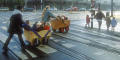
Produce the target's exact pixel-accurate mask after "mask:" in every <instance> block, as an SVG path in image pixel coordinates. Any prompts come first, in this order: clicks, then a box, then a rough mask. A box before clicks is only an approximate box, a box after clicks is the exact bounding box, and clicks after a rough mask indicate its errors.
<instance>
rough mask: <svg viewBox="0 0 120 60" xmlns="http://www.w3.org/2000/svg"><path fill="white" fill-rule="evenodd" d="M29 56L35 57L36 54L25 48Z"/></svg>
mask: <svg viewBox="0 0 120 60" xmlns="http://www.w3.org/2000/svg"><path fill="white" fill-rule="evenodd" d="M25 50H26V51H27V52H28V53H29V54H30V55H31V56H32V58H35V57H37V55H35V54H33V53H32V52H30V51H29V50H27V49H25Z"/></svg>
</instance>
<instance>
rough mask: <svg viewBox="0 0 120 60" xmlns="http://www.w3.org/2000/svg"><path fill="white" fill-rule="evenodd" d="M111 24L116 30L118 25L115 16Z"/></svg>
mask: <svg viewBox="0 0 120 60" xmlns="http://www.w3.org/2000/svg"><path fill="white" fill-rule="evenodd" d="M111 25H112V31H114V29H115V27H116V25H117V21H116V19H115V17H113V19H112V21H111Z"/></svg>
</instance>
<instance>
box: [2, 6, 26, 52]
mask: <svg viewBox="0 0 120 60" xmlns="http://www.w3.org/2000/svg"><path fill="white" fill-rule="evenodd" d="M21 11H22V6H17V9H15V10H14V12H13V15H12V16H11V17H10V24H9V28H8V33H9V36H8V38H7V40H6V42H5V44H4V46H3V50H4V51H3V53H6V52H7V51H8V44H9V42H10V40H11V38H12V37H13V35H14V34H17V35H18V38H19V40H20V43H21V47H22V48H23V49H24V48H25V43H24V41H23V38H22V33H23V28H22V24H24V22H23V20H22V14H21Z"/></svg>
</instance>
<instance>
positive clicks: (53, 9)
mask: <svg viewBox="0 0 120 60" xmlns="http://www.w3.org/2000/svg"><path fill="white" fill-rule="evenodd" d="M57 10H58V9H57V8H55V7H54V8H50V11H57Z"/></svg>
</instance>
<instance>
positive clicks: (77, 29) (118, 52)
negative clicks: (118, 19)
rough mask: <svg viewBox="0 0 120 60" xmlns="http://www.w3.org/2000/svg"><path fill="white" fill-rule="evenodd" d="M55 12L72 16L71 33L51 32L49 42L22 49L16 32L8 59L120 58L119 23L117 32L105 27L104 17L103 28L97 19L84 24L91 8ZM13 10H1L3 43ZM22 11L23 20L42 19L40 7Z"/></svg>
mask: <svg viewBox="0 0 120 60" xmlns="http://www.w3.org/2000/svg"><path fill="white" fill-rule="evenodd" d="M53 13H54V14H55V13H56V14H55V15H56V16H57V15H63V14H64V15H66V16H67V17H68V18H69V19H70V20H71V25H70V31H69V32H68V33H52V37H51V38H50V40H49V44H48V45H45V46H43V47H41V46H38V47H37V48H32V49H26V50H25V51H23V50H22V49H21V47H20V42H19V40H18V37H17V36H16V35H14V37H13V38H12V40H11V42H10V45H9V49H10V51H12V53H8V55H10V57H11V58H8V59H7V60H9V59H10V60H11V59H12V60H14V59H15V60H19V59H21V60H26V59H28V60H29V59H32V60H120V44H119V43H120V34H119V29H118V28H117V27H116V32H111V31H106V25H105V21H104V20H103V25H102V30H101V31H98V29H97V21H96V20H95V19H94V29H91V28H85V27H84V25H85V16H86V14H90V13H89V12H72V13H71V12H65V11H64V12H63V11H60V12H53ZM11 14H12V12H0V18H1V20H0V21H1V22H0V41H1V43H4V42H5V41H6V39H7V36H8V33H7V29H8V24H9V17H10V16H11ZM23 15H24V16H23V18H24V20H30V22H35V21H40V20H41V17H40V15H41V13H40V12H39V11H38V12H37V13H34V12H24V13H23ZM118 26H119V24H118ZM23 37H24V35H23ZM24 40H25V38H24ZM2 45H3V44H1V45H0V52H2V49H1V46H2ZM1 56H2V60H5V56H3V54H1ZM16 57H17V59H16ZM0 60H1V59H0Z"/></svg>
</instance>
